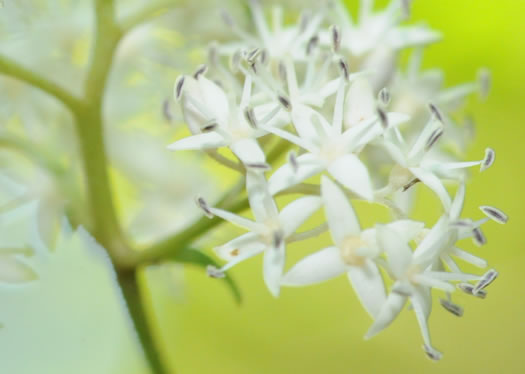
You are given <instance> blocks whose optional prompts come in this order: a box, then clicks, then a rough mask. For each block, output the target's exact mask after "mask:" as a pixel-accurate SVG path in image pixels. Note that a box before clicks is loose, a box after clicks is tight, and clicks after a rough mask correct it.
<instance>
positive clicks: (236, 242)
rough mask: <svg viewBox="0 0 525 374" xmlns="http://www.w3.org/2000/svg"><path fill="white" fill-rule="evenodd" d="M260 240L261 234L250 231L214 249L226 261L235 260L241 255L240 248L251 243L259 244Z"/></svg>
mask: <svg viewBox="0 0 525 374" xmlns="http://www.w3.org/2000/svg"><path fill="white" fill-rule="evenodd" d="M258 243H260V242H259V236H258V235H257V234H256V233H253V232H248V233H246V234H243V235H240V236H238V237H236V238H235V239H232V240H230V241H229V242H227V243H224V244H223V245H220V246H218V247H215V248H214V249H213V250H214V251H215V253H216V254H217V256H219V257H220V258H222V259H223V260H225V261H230V260H233V259H235V258H237V257H239V255H240V248H241V247H242V248H245V247H247V246H251V245H257V244H258Z"/></svg>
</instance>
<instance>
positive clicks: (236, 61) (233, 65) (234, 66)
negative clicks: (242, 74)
mask: <svg viewBox="0 0 525 374" xmlns="http://www.w3.org/2000/svg"><path fill="white" fill-rule="evenodd" d="M241 57H242V51H241V50H240V49H238V50H236V51H235V52H234V53H233V55H232V58H231V60H230V69H231V70H232V72H233V73H236V72H238V71H239V67H240V66H241Z"/></svg>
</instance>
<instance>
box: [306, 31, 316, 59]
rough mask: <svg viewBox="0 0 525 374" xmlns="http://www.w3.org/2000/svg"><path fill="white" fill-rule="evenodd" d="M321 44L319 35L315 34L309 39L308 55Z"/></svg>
mask: <svg viewBox="0 0 525 374" xmlns="http://www.w3.org/2000/svg"><path fill="white" fill-rule="evenodd" d="M318 44H319V36H317V35H314V36H312V37H311V38H310V40H308V44H307V45H306V55H307V56H310V55H311V54H312V51H313V50H314V48H315V47H317V45H318Z"/></svg>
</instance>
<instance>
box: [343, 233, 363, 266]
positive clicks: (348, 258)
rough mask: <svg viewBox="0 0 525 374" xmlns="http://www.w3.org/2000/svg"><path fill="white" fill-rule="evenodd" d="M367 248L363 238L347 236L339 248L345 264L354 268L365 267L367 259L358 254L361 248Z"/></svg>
mask: <svg viewBox="0 0 525 374" xmlns="http://www.w3.org/2000/svg"><path fill="white" fill-rule="evenodd" d="M366 246H367V243H366V242H365V241H364V240H363V239H361V236H359V235H357V236H347V237H346V238H345V239H344V240H343V243H342V244H341V247H340V248H339V249H340V250H341V257H342V258H343V261H344V263H345V264H347V265H353V266H363V265H364V263H365V257H363V256H359V255H358V254H357V253H356V252H357V250H358V249H359V248H364V247H366Z"/></svg>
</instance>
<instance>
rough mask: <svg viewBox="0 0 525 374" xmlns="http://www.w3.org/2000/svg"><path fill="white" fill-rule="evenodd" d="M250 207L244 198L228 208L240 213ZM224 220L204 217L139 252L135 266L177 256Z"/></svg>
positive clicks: (136, 255)
mask: <svg viewBox="0 0 525 374" xmlns="http://www.w3.org/2000/svg"><path fill="white" fill-rule="evenodd" d="M248 207H249V202H248V198H244V199H242V200H240V201H238V202H236V203H235V204H232V205H231V206H229V207H228V210H229V211H230V212H234V213H238V212H241V211H243V210H245V209H246V208H248ZM223 222H224V220H223V219H221V218H219V217H213V218H208V217H202V218H201V219H199V220H198V221H197V222H195V223H194V224H193V225H191V226H190V227H189V228H188V229H186V230H184V231H182V232H180V233H178V234H176V235H173V236H171V237H168V238H166V239H164V240H162V241H161V242H159V243H157V244H154V245H153V246H152V247H150V248H148V249H146V250H144V251H140V252H137V253H136V254H135V256H134V259H133V262H132V263H133V264H134V266H136V265H137V264H143V263H147V262H156V261H159V260H161V259H162V258H164V257H169V256H172V255H174V254H176V253H177V252H178V251H179V250H181V249H183V248H185V247H186V246H187V245H188V244H190V243H191V242H192V241H194V240H195V239H196V238H198V237H200V236H201V235H203V234H205V233H206V232H208V231H209V230H211V229H213V228H214V227H216V226H218V225H219V224H220V223H223Z"/></svg>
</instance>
